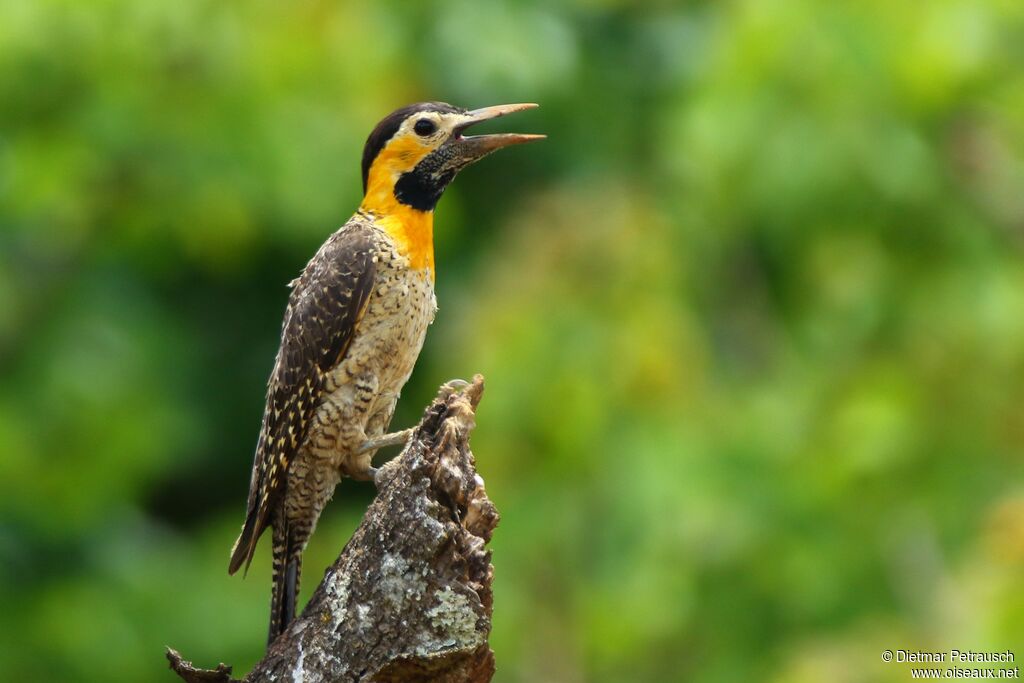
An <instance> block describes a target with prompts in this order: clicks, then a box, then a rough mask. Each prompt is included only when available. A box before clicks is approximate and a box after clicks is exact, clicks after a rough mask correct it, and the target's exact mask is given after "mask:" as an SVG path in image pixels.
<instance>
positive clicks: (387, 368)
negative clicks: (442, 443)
mask: <svg viewBox="0 0 1024 683" xmlns="http://www.w3.org/2000/svg"><path fill="white" fill-rule="evenodd" d="M436 309H437V305H436V302H435V299H434V291H433V285H432V283H431V281H430V280H429V278H423V277H421V276H419V274H418V273H411V274H409V275H404V276H403V274H397V275H395V276H392V277H390V278H387V277H386V278H382V282H379V283H378V284H377V285H376V286H375V288H374V292H373V294H371V296H370V300H369V301H368V302H367V307H366V310H365V312H364V313H363V317H362V319H361V320H360V321H359V324H358V326H357V333H356V336H355V338H354V339H353V340H352V345H351V346H350V347H349V349H348V352H347V353H346V354H345V358H344V360H343V361H342V362H341V363H340V364H339V365H338V367H336V368H335V369H334V370H333V371H332V373H331V375H330V377H329V378H328V382H327V389H328V394H327V396H326V398H325V400H324V402H323V405H322V406H321V408H320V409H319V410H318V411H317V412H318V416H317V418H318V419H316V420H314V424H315V425H316V427H315V429H314V431H313V433H311V434H310V441H311V444H313V445H314V446H316V447H317V450H319V451H321V452H330V453H331V454H332V456H333V457H334V458H337V459H338V460H339V465H340V464H343V462H344V460H346V459H347V457H348V456H349V455H350V454H351V453H353V452H354V451H355V450H356V449H357V448H358V447H359V446H360V445H361V444H362V442H363V440H364V439H365V438H366V437H373V436H379V435H380V434H382V433H383V432H384V431H385V430H386V429H387V427H388V424H389V423H390V421H391V416H392V414H393V413H394V409H395V404H396V403H397V401H398V396H399V394H400V393H401V391H402V387H403V386H405V383H406V381H408V379H409V376H410V375H411V374H412V370H413V367H414V366H415V364H416V359H417V358H418V357H419V354H420V350H421V349H422V348H423V341H424V339H425V337H426V332H427V327H428V326H429V325H430V323H431V322H432V321H433V319H434V312H435V311H436Z"/></svg>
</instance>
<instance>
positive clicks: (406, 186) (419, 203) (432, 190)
mask: <svg viewBox="0 0 1024 683" xmlns="http://www.w3.org/2000/svg"><path fill="white" fill-rule="evenodd" d="M450 156H451V151H450V149H448V148H447V147H446V146H445V145H442V146H441V147H440V148H438V149H436V150H434V151H433V152H431V153H430V154H428V155H427V156H425V157H423V159H422V160H420V163H418V164H416V168H414V169H413V170H411V171H408V172H406V173H403V174H402V175H401V176H399V178H398V182H397V183H395V199H397V200H398V201H399V202H401V203H402V204H405V205H406V206H411V207H412V208H414V209H419V210H420V211H433V210H434V207H435V206H437V202H438V200H440V199H441V195H442V194H444V189H445V188H446V187H448V183H450V182H451V181H452V180H453V179H454V178H455V173H456V172H457V170H458V169H456V168H453V167H451V166H450V165H449V163H448V162H449V161H450V159H449V157H450Z"/></svg>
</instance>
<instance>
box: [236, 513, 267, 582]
mask: <svg viewBox="0 0 1024 683" xmlns="http://www.w3.org/2000/svg"><path fill="white" fill-rule="evenodd" d="M256 521H257V520H256V515H254V514H250V515H249V516H248V517H247V518H246V520H245V526H243V527H242V533H241V534H239V535H238V540H236V541H235V545H234V546H233V547H232V548H231V562H230V563H229V564H228V574H229V575H230V574H234V573H235V572H237V571H238V569H239V567H241V566H242V563H243V562H244V563H245V570H246V572H248V571H249V564H250V563H251V562H252V556H253V551H254V550H255V549H256V541H258V540H259V537H260V534H258V533H256ZM261 531H262V530H261Z"/></svg>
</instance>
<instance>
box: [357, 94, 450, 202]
mask: <svg viewBox="0 0 1024 683" xmlns="http://www.w3.org/2000/svg"><path fill="white" fill-rule="evenodd" d="M465 118H466V117H465V115H462V114H442V113H440V112H436V111H422V112H416V113H414V114H413V115H411V116H409V117H407V118H406V119H405V120H404V121H402V125H401V126H400V127H399V128H398V131H397V132H395V134H394V135H393V136H392V137H391V139H390V140H388V141H387V143H386V144H385V145H384V148H383V149H381V151H380V152H379V153H378V154H377V157H376V158H375V159H374V160H373V164H372V165H371V166H370V172H369V174H368V175H367V179H366V195H367V197H368V198H369V197H370V195H374V194H378V193H384V192H387V193H392V192H393V190H394V187H395V185H396V183H398V180H399V178H400V177H401V176H402V174H404V173H409V172H412V171H413V170H414V169H415V168H416V165H417V164H419V163H420V162H421V161H423V159H424V157H426V156H427V155H428V154H430V153H431V152H433V151H435V150H437V149H439V148H440V147H441V145H443V144H444V143H445V142H446V141H447V140H448V139H449V138H450V137H451V135H452V133H453V132H454V130H455V127H456V126H458V125H460V124H463V123H465ZM363 203H364V205H365V204H366V202H365V201H364V202H363Z"/></svg>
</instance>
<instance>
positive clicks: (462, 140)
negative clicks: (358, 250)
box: [362, 102, 544, 213]
mask: <svg viewBox="0 0 1024 683" xmlns="http://www.w3.org/2000/svg"><path fill="white" fill-rule="evenodd" d="M536 106H537V105H536V104H502V105H498V106H495V107H485V108H483V109H474V110H471V111H467V110H465V109H460V108H458V107H453V106H452V105H450V104H445V103H444V102H421V103H418V104H411V105H409V106H407V107H402V108H401V109H398V110H396V111H393V112H392V113H390V114H388V115H387V116H386V117H384V120H382V121H381V122H380V123H378V124H377V127H376V128H374V129H373V132H372V133H370V137H369V138H367V140H366V147H365V148H364V149H363V191H364V192H365V197H364V199H363V206H362V208H363V209H365V210H368V211H372V212H375V213H387V212H388V209H389V207H393V206H395V204H396V203H397V204H400V205H401V206H402V208H411V209H413V210H416V211H424V212H430V211H433V210H434V206H435V205H436V204H437V201H438V200H439V199H440V198H441V194H442V193H443V192H444V190H445V188H446V187H447V186H448V183H450V182H451V181H452V179H453V178H455V174H457V173H458V172H459V171H461V170H462V169H463V168H465V167H466V166H469V165H470V164H471V163H473V162H474V161H478V160H480V159H482V158H484V157H485V156H487V155H488V154H490V153H491V152H493V151H494V150H496V149H501V148H502V147H507V146H509V145H518V144H520V143H524V142H531V141H533V140H541V139H543V138H544V136H543V135H520V134H517V133H502V134H496V135H463V133H464V132H465V131H466V129H468V128H469V127H470V126H472V125H474V124H477V123H480V122H482V121H489V120H490V119H494V118H497V117H499V116H504V115H505V114H511V113H513V112H517V111H522V110H524V109H533V108H534V107H536Z"/></svg>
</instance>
